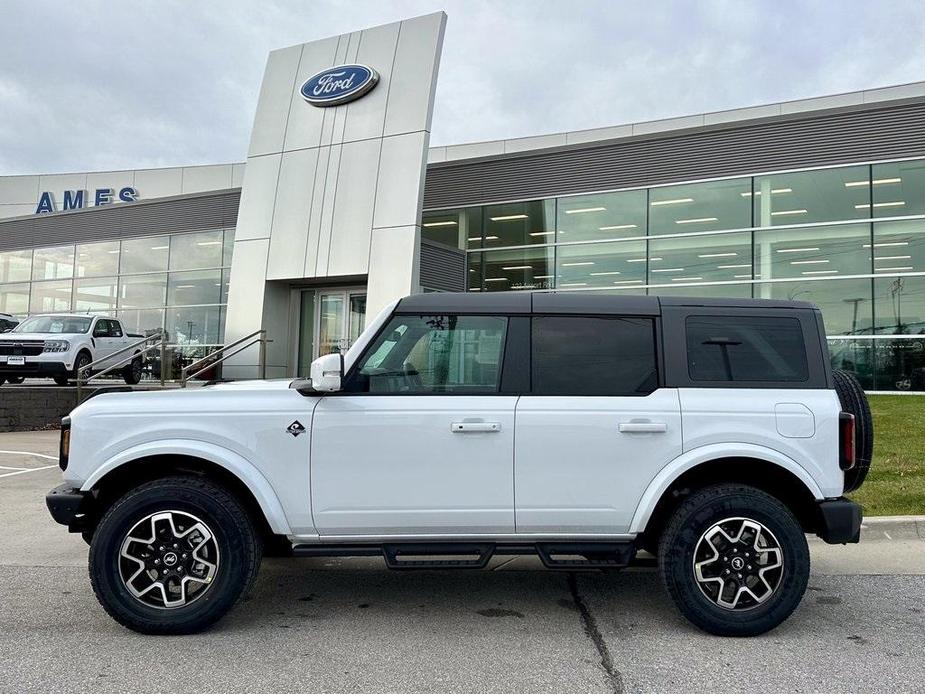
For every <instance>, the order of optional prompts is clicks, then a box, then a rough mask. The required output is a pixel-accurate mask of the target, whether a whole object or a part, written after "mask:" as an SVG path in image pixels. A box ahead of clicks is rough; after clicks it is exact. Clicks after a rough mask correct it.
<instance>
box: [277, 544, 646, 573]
mask: <svg viewBox="0 0 925 694" xmlns="http://www.w3.org/2000/svg"><path fill="white" fill-rule="evenodd" d="M292 554H293V556H297V557H379V556H381V557H383V559H385V564H386V566H387V567H388V568H390V569H396V570H409V569H484V568H485V567H486V566H487V565H488V562H489V561H490V560H491V558H492V557H493V556H494V555H496V554H498V555H530V554H535V555H538V556H539V558H540V560H541V561H542V562H543V565H544V566H545V567H546V568H548V569H570V570H576V569H577V570H581V569H606V568H621V567H625V566H629V565H630V564H631V563H633V560H634V558H635V556H636V545H635V544H634V543H633V542H537V543H517V544H515V543H502V544H498V543H492V542H394V543H386V544H381V545H376V544H311V545H295V546H293V548H292Z"/></svg>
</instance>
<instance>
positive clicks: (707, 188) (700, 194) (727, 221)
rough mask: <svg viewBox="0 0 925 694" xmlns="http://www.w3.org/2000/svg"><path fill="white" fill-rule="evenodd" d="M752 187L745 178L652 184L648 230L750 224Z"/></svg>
mask: <svg viewBox="0 0 925 694" xmlns="http://www.w3.org/2000/svg"><path fill="white" fill-rule="evenodd" d="M751 190H752V189H751V181H750V179H747V178H738V179H733V180H729V181H710V182H709V183H693V184H689V185H683V186H668V187H666V188H652V189H651V190H650V191H649V234H652V235H655V234H680V233H684V232H689V231H712V230H714V229H738V228H747V227H750V226H751V225H752V215H751V204H750V195H751Z"/></svg>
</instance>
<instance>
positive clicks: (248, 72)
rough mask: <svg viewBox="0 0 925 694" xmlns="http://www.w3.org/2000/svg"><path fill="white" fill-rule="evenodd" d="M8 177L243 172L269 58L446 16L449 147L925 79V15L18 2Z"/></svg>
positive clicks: (924, 9) (913, 5) (647, 6)
mask: <svg viewBox="0 0 925 694" xmlns="http://www.w3.org/2000/svg"><path fill="white" fill-rule="evenodd" d="M0 8H2V12H3V19H2V22H0V175H8V174H18V173H51V172H59V171H89V170H105V169H117V168H142V167H152V166H173V165H184V164H210V163H225V162H230V161H243V159H244V158H245V154H246V149H247V144H248V139H249V135H250V127H251V123H252V120H253V115H254V108H255V106H256V102H257V92H258V89H259V87H260V80H261V77H262V75H263V69H264V65H265V61H266V55H267V52H268V51H270V50H271V49H274V48H279V47H282V46H287V45H291V44H296V43H302V42H305V41H310V40H313V39H318V38H322V37H325V36H330V35H333V34H340V33H344V32H347V31H351V30H356V29H360V28H363V27H367V26H372V25H376V24H381V23H385V22H389V21H394V20H397V19H401V18H405V17H411V16H415V15H419V14H424V13H427V12H432V11H434V10H439V9H444V10H446V12H447V14H448V15H449V20H448V24H447V33H446V41H445V44H444V51H443V60H442V63H441V67H440V77H439V83H438V84H439V86H438V89H437V103H436V110H435V114H434V125H433V134H432V138H431V144H432V145H440V144H456V143H460V142H469V141H475V140H487V139H497V138H505V137H518V136H524V135H535V134H541V133H548V132H560V131H564V130H577V129H581V128H593V127H600V126H606V125H615V124H618V123H624V122H631V121H637V120H650V119H654V118H663V117H669V116H677V115H685V114H690V113H700V112H704V111H713V110H721V109H726V108H736V107H741V106H748V105H753V104H758V103H767V102H773V101H781V100H786V99H797V98H802V97H809V96H819V95H823V94H830V93H837V92H842V91H853V90H857V89H865V88H870V87H877V86H883V85H889V84H899V83H904V82H911V81H917V80H922V79H925V41H923V36H925V3H923V2H921V0H918V1H912V2H887V1H885V0H875V1H869V0H868V1H866V2H861V1H849V0H842V1H840V2H839V1H836V0H832V1H831V2H810V1H807V2H792V1H789V0H775V2H758V1H757V0H754V1H752V2H750V1H749V0H717V1H714V2H707V1H703V2H693V1H691V2H666V1H659V0H654V1H653V0H649V1H647V2H638V3H637V2H618V1H616V0H614V1H613V2H603V1H602V2H592V1H590V0H589V1H583V0H561V1H550V0H533V1H529V0H522V1H511V2H502V1H500V0H497V1H495V2H489V1H487V0H443V1H442V2H440V1H436V0H434V1H432V0H371V1H366V0H301V1H296V0H293V1H291V2H284V1H283V0H274V1H271V0H261V1H259V2H245V1H243V0H234V1H232V0H226V1H224V2H218V1H216V2H210V1H207V0H177V1H168V0H157V1H156V2H155V1H152V2H128V3H126V2H113V1H112V0H108V1H106V2H102V1H99V2H97V1H95V0H81V1H79V2H51V1H48V2H46V1H44V0H0Z"/></svg>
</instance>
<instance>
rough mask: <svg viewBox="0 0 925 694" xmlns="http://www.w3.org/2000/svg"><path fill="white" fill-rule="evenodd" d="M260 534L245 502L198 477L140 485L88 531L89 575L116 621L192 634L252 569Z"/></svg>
mask: <svg viewBox="0 0 925 694" xmlns="http://www.w3.org/2000/svg"><path fill="white" fill-rule="evenodd" d="M261 544H262V543H261V539H260V536H259V534H258V532H257V531H256V529H255V528H254V524H253V522H252V521H251V518H250V516H249V514H248V512H247V511H246V510H245V508H244V507H243V506H242V505H241V503H240V502H239V501H238V499H237V498H235V497H234V496H233V495H232V494H230V493H229V492H228V491H227V490H225V489H224V488H222V487H220V486H218V485H216V484H213V483H212V482H210V481H208V480H204V479H201V478H197V477H170V478H165V479H161V480H155V481H153V482H148V483H146V484H143V485H141V486H139V487H137V488H136V489H134V490H132V491H130V492H129V493H128V494H126V495H125V496H123V497H122V498H121V499H119V500H118V501H117V502H116V503H115V504H113V506H112V507H111V508H110V509H109V511H107V513H106V514H105V515H104V516H103V519H102V520H101V521H100V523H99V525H98V526H97V528H96V530H95V532H94V533H93V538H92V544H91V545H90V581H91V583H92V585H93V591H94V593H96V597H97V600H99V602H100V604H101V605H102V606H103V608H104V609H105V610H106V612H108V613H109V615H110V616H111V617H112V618H113V619H115V620H116V621H117V622H119V623H120V624H122V625H123V626H126V627H128V628H129V629H132V630H134V631H138V632H141V633H145V634H191V633H195V632H198V631H201V630H203V629H205V628H207V627H209V626H210V625H212V624H213V623H214V622H216V621H218V620H219V619H220V618H221V617H222V616H224V615H225V613H227V612H228V610H230V609H231V608H232V606H233V605H234V604H235V602H237V600H238V598H239V597H241V595H242V593H243V592H244V590H245V589H246V588H247V587H248V586H249V585H250V584H251V583H252V582H253V580H254V578H255V577H256V575H257V570H258V568H259V565H260V557H261V549H262V547H261Z"/></svg>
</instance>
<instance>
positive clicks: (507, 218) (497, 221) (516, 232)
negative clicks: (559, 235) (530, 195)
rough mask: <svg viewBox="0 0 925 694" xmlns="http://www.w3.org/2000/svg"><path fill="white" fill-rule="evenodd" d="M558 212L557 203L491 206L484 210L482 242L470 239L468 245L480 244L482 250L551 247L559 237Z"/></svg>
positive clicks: (548, 201) (544, 201)
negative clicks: (501, 247)
mask: <svg viewBox="0 0 925 694" xmlns="http://www.w3.org/2000/svg"><path fill="white" fill-rule="evenodd" d="M555 210H556V201H555V200H535V201H533V202H516V203H509V204H506V205H489V206H488V207H486V208H485V222H484V229H485V231H484V234H483V236H482V238H481V239H478V238H476V237H474V236H470V237H469V242H470V243H471V242H473V241H479V240H481V241H482V247H483V248H491V247H497V246H526V245H533V244H539V243H552V242H553V241H554V240H555V235H556V230H555V224H556V215H555Z"/></svg>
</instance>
